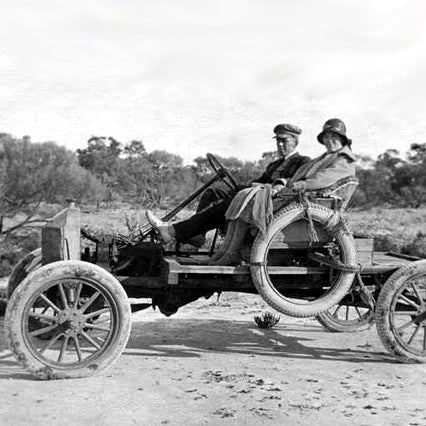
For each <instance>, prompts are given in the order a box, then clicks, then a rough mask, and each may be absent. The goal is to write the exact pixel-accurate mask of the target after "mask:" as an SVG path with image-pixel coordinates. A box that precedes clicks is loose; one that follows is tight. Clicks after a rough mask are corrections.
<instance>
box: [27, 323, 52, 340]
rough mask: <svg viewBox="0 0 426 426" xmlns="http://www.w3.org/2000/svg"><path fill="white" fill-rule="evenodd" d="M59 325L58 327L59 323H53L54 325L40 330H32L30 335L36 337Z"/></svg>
mask: <svg viewBox="0 0 426 426" xmlns="http://www.w3.org/2000/svg"><path fill="white" fill-rule="evenodd" d="M57 327H58V325H57V324H53V325H49V326H48V327H44V328H39V329H38V330H34V331H31V332H30V336H31V337H36V336H39V335H40V334H44V333H48V332H49V331H52V330H54V329H55V328H57Z"/></svg>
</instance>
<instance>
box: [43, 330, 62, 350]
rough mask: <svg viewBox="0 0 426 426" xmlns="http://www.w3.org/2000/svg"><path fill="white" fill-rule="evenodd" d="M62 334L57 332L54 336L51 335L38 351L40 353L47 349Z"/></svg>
mask: <svg viewBox="0 0 426 426" xmlns="http://www.w3.org/2000/svg"><path fill="white" fill-rule="evenodd" d="M61 336H63V334H62V333H59V334H57V335H56V336H53V337H52V338H51V339H50V340H49V341H48V342H47V343H46V344H45V345H44V346H43V347H42V348H41V349H40V350H39V352H40V353H41V354H42V353H44V352H46V351H47V350H48V349H50V348H51V347H52V346H53V344H54V343H55V342H56V341H57V340H58V339H59V338H60V337H61Z"/></svg>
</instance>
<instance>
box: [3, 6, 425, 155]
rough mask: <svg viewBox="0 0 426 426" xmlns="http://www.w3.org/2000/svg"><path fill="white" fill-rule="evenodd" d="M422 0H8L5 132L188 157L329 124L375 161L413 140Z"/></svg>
mask: <svg viewBox="0 0 426 426" xmlns="http://www.w3.org/2000/svg"><path fill="white" fill-rule="evenodd" d="M425 7H426V5H425V4H424V2H422V1H413V2H412V3H410V7H407V6H406V5H405V3H404V2H402V1H399V0H392V1H387V2H384V1H377V2H370V1H367V0H360V1H358V2H353V1H349V0H345V1H341V2H335V1H331V0H320V1H313V0H312V1H303V2H296V1H292V0H291V1H290V0H288V1H272V0H271V1H270V2H267V3H265V2H262V1H260V0H251V1H250V0H239V1H233V2H229V1H225V0H215V1H212V0H206V1H203V2H199V1H196V0H187V1H182V2H174V1H172V0H160V1H158V2H148V1H137V2H135V1H122V2H117V1H112V0H103V1H100V0H98V1H91V2H83V1H81V0H75V1H74V2H72V3H70V2H68V3H66V6H64V4H63V3H61V4H59V3H58V2H55V1H53V0H50V1H49V0H43V1H42V0H33V1H32V2H31V3H28V2H23V1H22V0H18V1H15V2H9V3H7V4H6V5H5V6H4V8H3V15H4V19H3V25H2V27H1V28H0V36H1V37H2V38H3V39H7V40H8V43H7V44H5V45H4V46H3V48H2V50H0V65H1V68H0V79H1V81H2V85H1V86H0V94H1V95H2V99H3V103H2V105H1V106H0V118H1V120H0V123H1V126H2V131H7V132H11V133H14V134H16V135H18V136H19V135H22V134H30V135H32V137H33V140H57V141H58V142H60V143H65V144H66V145H67V146H69V147H70V148H72V149H75V148H77V147H81V146H83V145H84V144H85V142H86V140H87V139H88V138H89V137H90V136H91V135H93V134H108V135H112V136H115V137H116V138H118V139H119V140H123V141H127V140H131V139H135V138H137V139H141V138H142V139H143V140H144V143H145V144H146V146H147V147H148V149H156V148H161V149H166V150H169V151H171V152H174V153H178V154H180V155H182V156H183V157H184V158H185V160H187V161H190V160H191V159H192V158H194V157H196V156H198V155H204V154H205V153H206V152H207V151H214V152H217V153H219V154H221V155H236V156H240V157H241V158H244V159H255V158H258V157H259V156H260V154H261V153H262V152H264V151H266V150H270V149H271V148H272V146H273V145H271V143H272V140H271V130H272V128H273V126H274V125H275V124H277V123H278V122H283V121H290V122H295V123H296V124H299V125H301V126H302V127H303V128H304V129H305V131H304V133H303V137H302V143H301V149H302V148H303V149H304V150H306V151H308V152H309V153H311V154H317V153H319V152H320V150H321V147H320V146H319V145H318V144H317V143H316V141H315V137H316V134H317V133H318V131H319V129H320V128H321V126H322V124H323V122H324V121H325V120H326V119H327V118H329V117H331V116H338V117H341V118H343V119H344V120H345V121H346V122H347V124H348V131H350V134H351V136H352V137H353V139H354V141H355V143H354V147H355V149H357V150H360V151H362V152H365V153H370V154H372V155H377V154H379V153H380V152H383V150H384V149H386V148H391V147H396V148H398V149H400V150H401V151H404V150H406V149H407V148H408V145H409V143H411V142H414V141H420V142H421V141H422V140H424V139H425V136H426V128H425V125H424V124H423V122H424V120H423V117H422V114H423V111H425V105H424V102H425V99H426V97H425V91H426V90H425V83H424V77H423V76H424V75H425V72H426V69H425V68H426V63H425V61H424V59H423V57H424V55H423V52H424V51H425V48H426V31H425V29H424V24H423V20H424V16H425V14H424V12H425Z"/></svg>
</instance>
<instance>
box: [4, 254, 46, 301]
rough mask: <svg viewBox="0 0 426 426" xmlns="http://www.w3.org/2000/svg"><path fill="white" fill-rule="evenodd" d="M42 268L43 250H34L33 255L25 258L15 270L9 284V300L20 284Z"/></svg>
mask: <svg viewBox="0 0 426 426" xmlns="http://www.w3.org/2000/svg"><path fill="white" fill-rule="evenodd" d="M41 266H42V264H41V248H38V249H36V250H33V251H32V252H31V253H28V254H27V255H26V256H24V257H23V258H22V259H21V260H20V261H19V262H18V264H17V265H16V266H15V267H14V268H13V271H12V275H11V276H10V278H9V282H8V284H7V298H8V299H10V297H11V296H12V294H13V292H14V291H15V289H16V287H18V285H19V283H21V282H22V281H23V280H24V278H25V277H26V276H27V275H28V274H29V273H30V272H32V271H34V270H36V269H37V268H40V267H41Z"/></svg>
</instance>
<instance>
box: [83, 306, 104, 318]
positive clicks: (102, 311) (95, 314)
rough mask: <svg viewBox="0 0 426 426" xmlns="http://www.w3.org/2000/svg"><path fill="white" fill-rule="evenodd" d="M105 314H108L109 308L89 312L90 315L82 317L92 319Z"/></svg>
mask: <svg viewBox="0 0 426 426" xmlns="http://www.w3.org/2000/svg"><path fill="white" fill-rule="evenodd" d="M107 312H109V308H103V309H99V311H95V312H90V314H86V315H84V318H86V319H89V318H93V317H96V316H98V315H102V314H105V313H107Z"/></svg>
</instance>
